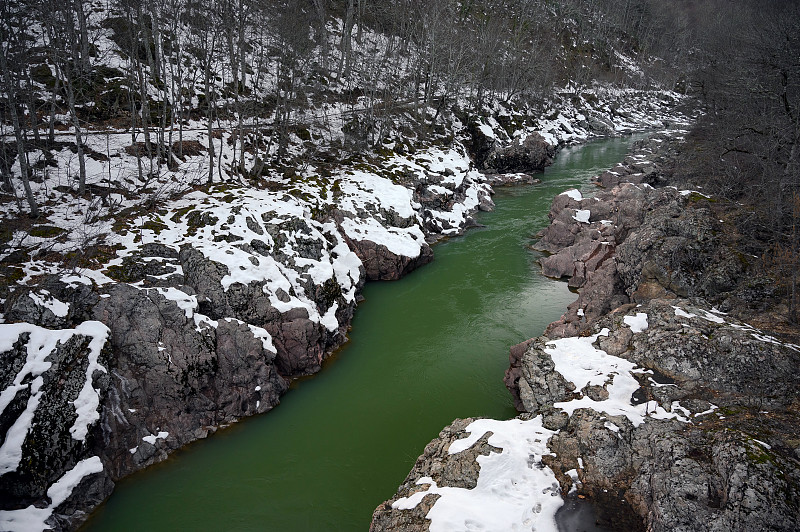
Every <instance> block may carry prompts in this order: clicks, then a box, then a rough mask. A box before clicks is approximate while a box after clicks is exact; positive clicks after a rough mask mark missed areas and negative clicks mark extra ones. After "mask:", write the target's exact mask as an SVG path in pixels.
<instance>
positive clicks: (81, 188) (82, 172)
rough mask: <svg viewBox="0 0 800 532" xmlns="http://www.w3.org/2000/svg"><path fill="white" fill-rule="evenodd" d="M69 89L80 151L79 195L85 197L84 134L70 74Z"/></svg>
mask: <svg viewBox="0 0 800 532" xmlns="http://www.w3.org/2000/svg"><path fill="white" fill-rule="evenodd" d="M64 78H65V81H66V88H67V103H68V104H69V114H70V117H71V118H72V126H73V127H74V128H75V146H76V148H77V150H78V168H79V173H78V194H80V195H81V196H83V195H84V194H85V193H86V158H85V156H84V154H83V132H82V130H81V123H80V120H79V119H78V112H77V110H76V109H75V91H74V90H73V84H72V80H71V79H70V72H66V73H65V75H64Z"/></svg>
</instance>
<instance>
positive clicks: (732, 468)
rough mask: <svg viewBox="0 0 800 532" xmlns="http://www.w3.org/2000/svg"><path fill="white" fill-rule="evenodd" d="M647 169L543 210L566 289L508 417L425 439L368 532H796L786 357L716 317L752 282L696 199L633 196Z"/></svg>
mask: <svg viewBox="0 0 800 532" xmlns="http://www.w3.org/2000/svg"><path fill="white" fill-rule="evenodd" d="M652 146H653V143H650V144H648V145H646V146H639V149H640V151H641V150H644V149H650V147H652ZM650 155H651V157H648V158H647V159H648V162H647V166H648V168H647V169H646V170H645V171H644V172H642V171H635V170H636V169H635V168H631V167H633V166H635V165H636V164H638V163H637V161H636V160H634V159H629V160H628V161H627V163H628V164H626V165H623V166H622V167H620V168H617V169H615V170H614V173H607V174H604V176H601V177H600V181H603V182H604V183H605V185H606V186H607V187H609V188H608V190H607V191H603V192H601V193H599V194H598V195H597V196H596V198H597V199H595V198H590V199H583V198H582V197H580V196H579V195H578V194H577V191H573V192H570V193H568V194H565V195H562V196H559V197H557V198H556V199H555V200H554V202H553V208H552V210H551V220H553V224H552V225H551V226H550V227H549V228H548V229H547V230H545V232H544V233H543V235H542V240H541V241H540V242H539V244H538V247H539V248H540V249H546V250H548V251H550V252H551V253H553V254H552V255H550V256H549V257H547V258H545V259H544V260H543V261H542V266H543V270H544V271H545V272H546V273H548V274H550V275H553V276H558V277H561V276H563V277H569V278H570V282H571V284H572V285H573V286H576V287H581V289H580V292H579V298H578V301H576V303H573V304H572V305H570V308H569V311H568V313H567V314H565V316H564V317H562V319H561V320H559V321H558V322H556V323H554V324H552V325H551V326H550V327H549V328H548V331H547V332H546V336H542V337H539V338H535V339H531V340H529V341H527V342H524V343H523V344H520V345H519V346H516V347H514V348H512V350H511V367H510V368H509V371H508V372H507V375H506V384H507V385H508V387H509V389H510V390H511V391H512V395H513V396H514V399H515V402H516V404H517V407H518V409H519V410H520V411H522V412H524V413H523V414H522V415H521V416H520V417H519V418H517V419H514V420H509V421H494V420H457V421H456V422H454V423H453V425H451V426H450V427H448V428H446V429H445V430H444V431H442V433H441V434H440V437H439V438H437V439H435V440H434V441H433V442H431V444H429V445H428V446H427V447H426V449H425V453H424V454H423V455H422V456H421V457H420V458H419V459H418V461H417V464H416V465H415V467H414V469H413V470H412V471H411V473H410V474H409V476H408V477H407V478H406V480H405V482H404V483H403V484H402V485H401V486H400V488H399V490H398V492H397V493H396V494H395V496H393V497H392V498H391V499H390V500H389V501H387V502H385V503H383V504H382V505H380V506H379V507H378V508H377V509H376V511H375V514H374V516H373V523H372V530H375V531H378V530H404V531H408V530H434V531H435V530H471V529H481V528H480V527H481V526H482V527H483V529H492V530H494V529H503V530H510V529H513V527H516V529H520V530H522V529H526V530H528V529H530V530H532V529H535V530H539V531H541V530H556V529H557V525H556V523H555V521H554V515H555V509H554V508H557V507H558V506H560V502H561V500H562V499H561V497H559V496H558V495H562V496H567V494H568V493H571V494H572V495H573V496H574V495H575V494H579V495H581V496H584V497H587V498H588V499H589V500H591V501H593V502H594V503H595V504H594V505H595V507H596V509H597V510H598V519H599V522H600V523H601V524H605V525H607V526H610V527H611V529H613V530H623V529H624V530H647V531H667V530H670V531H672V530H682V531H695V530H714V531H717V530H747V531H757V530H786V531H789V530H797V529H798V527H800V517H799V516H800V439H798V436H797V435H798V434H800V386H799V385H800V346H797V345H794V344H791V343H787V342H783V341H780V340H778V339H776V338H774V337H773V336H771V335H770V334H768V333H766V332H763V331H761V330H759V329H756V328H755V327H753V326H751V325H748V324H747V323H746V322H744V321H741V320H739V319H736V318H735V317H733V313H734V311H735V312H736V313H738V314H745V315H746V314H747V312H746V311H747V308H748V304H752V305H753V306H755V305H756V304H757V303H758V301H757V300H759V298H760V297H763V294H762V295H761V296H759V295H758V294H754V290H753V284H754V283H755V284H757V283H758V282H759V281H758V279H757V278H754V276H753V274H752V273H751V272H749V271H747V270H748V268H747V263H746V261H743V260H741V257H739V256H737V255H736V254H735V252H734V250H733V249H732V248H731V247H730V246H729V245H728V244H729V242H728V241H726V240H724V239H718V238H713V237H714V235H715V233H716V232H717V231H719V230H722V229H723V228H721V227H719V226H718V224H720V223H721V222H720V221H719V220H718V219H717V218H716V217H712V216H711V213H710V212H709V208H708V204H707V203H706V204H704V203H703V200H702V196H698V195H697V194H687V193H681V192H679V191H678V190H675V189H669V188H662V189H653V188H652V187H651V186H649V185H647V184H642V183H643V182H644V183H646V182H647V181H649V182H650V183H653V184H658V181H659V180H660V179H661V178H662V177H663V175H664V174H665V173H667V172H664V168H663V167H660V165H659V164H657V163H656V164H654V163H652V162H649V161H653V160H655V159H657V157H652V156H653V155H657V154H653V153H651V154H650ZM643 161H644V158H640V159H639V160H638V162H639V163H641V162H643ZM639 168H640V169H641V166H640V167H639ZM625 174H631V175H632V181H635V182H636V183H632V184H631V183H622V184H620V181H621V180H622V179H624V175H625ZM603 220H610V221H611V223H608V222H603ZM756 277H757V276H756ZM708 299H710V300H713V301H715V302H716V303H718V304H720V306H724V307H725V310H728V311H729V313H728V314H725V313H723V312H721V311H720V310H717V309H716V308H714V307H712V306H711V305H710V304H709V303H708V301H707V300H708ZM743 309H744V311H743ZM473 441H475V442H476V443H475V444H474V445H473ZM481 442H482V443H481ZM477 455H484V456H482V457H477ZM476 457H477V458H476ZM515 457H517V458H515ZM520 457H524V458H520ZM476 469H477V470H478V473H477V476H476V472H475V470H476ZM554 500H555V503H554V502H553V501H554ZM474 527H477V528H474Z"/></svg>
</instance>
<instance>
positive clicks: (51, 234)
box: [31, 225, 65, 238]
mask: <svg viewBox="0 0 800 532" xmlns="http://www.w3.org/2000/svg"><path fill="white" fill-rule="evenodd" d="M64 232H65V230H64V229H61V228H60V227H55V226H52V225H37V226H36V227H34V228H33V229H31V236H34V237H37V238H55V237H57V236H58V235H61V234H63V233H64Z"/></svg>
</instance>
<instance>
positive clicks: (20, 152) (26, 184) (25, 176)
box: [0, 35, 39, 218]
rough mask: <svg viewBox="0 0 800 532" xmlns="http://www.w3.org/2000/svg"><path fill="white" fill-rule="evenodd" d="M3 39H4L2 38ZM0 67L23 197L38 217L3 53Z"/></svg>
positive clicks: (13, 89) (12, 85) (20, 127)
mask: <svg viewBox="0 0 800 532" xmlns="http://www.w3.org/2000/svg"><path fill="white" fill-rule="evenodd" d="M0 37H3V38H5V35H0ZM3 40H5V39H3ZM0 68H2V70H3V80H4V81H5V86H6V94H7V97H8V107H9V111H10V114H11V121H12V123H13V125H14V138H15V139H16V143H17V157H18V158H19V171H20V179H21V180H22V186H23V188H24V189H25V198H26V199H27V200H28V206H29V207H30V210H31V213H30V214H31V218H38V217H39V206H38V205H36V198H34V196H33V190H31V183H30V180H29V175H30V174H29V168H28V158H27V155H26V152H25V138H24V136H23V134H22V126H21V124H20V121H19V116H18V115H17V102H16V98H15V92H16V91H15V88H16V87H15V84H14V83H13V82H12V79H11V71H10V70H9V67H8V61H6V55H5V53H0Z"/></svg>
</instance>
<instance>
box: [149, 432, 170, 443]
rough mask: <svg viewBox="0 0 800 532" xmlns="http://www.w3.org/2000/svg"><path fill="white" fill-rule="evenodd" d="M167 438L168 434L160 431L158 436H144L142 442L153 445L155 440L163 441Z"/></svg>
mask: <svg viewBox="0 0 800 532" xmlns="http://www.w3.org/2000/svg"><path fill="white" fill-rule="evenodd" d="M167 436H169V432H164V431H161V432H159V433H158V434H151V435H149V436H144V437H143V438H142V441H145V442H147V443H149V444H150V445H155V444H156V440H165V439H167Z"/></svg>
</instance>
